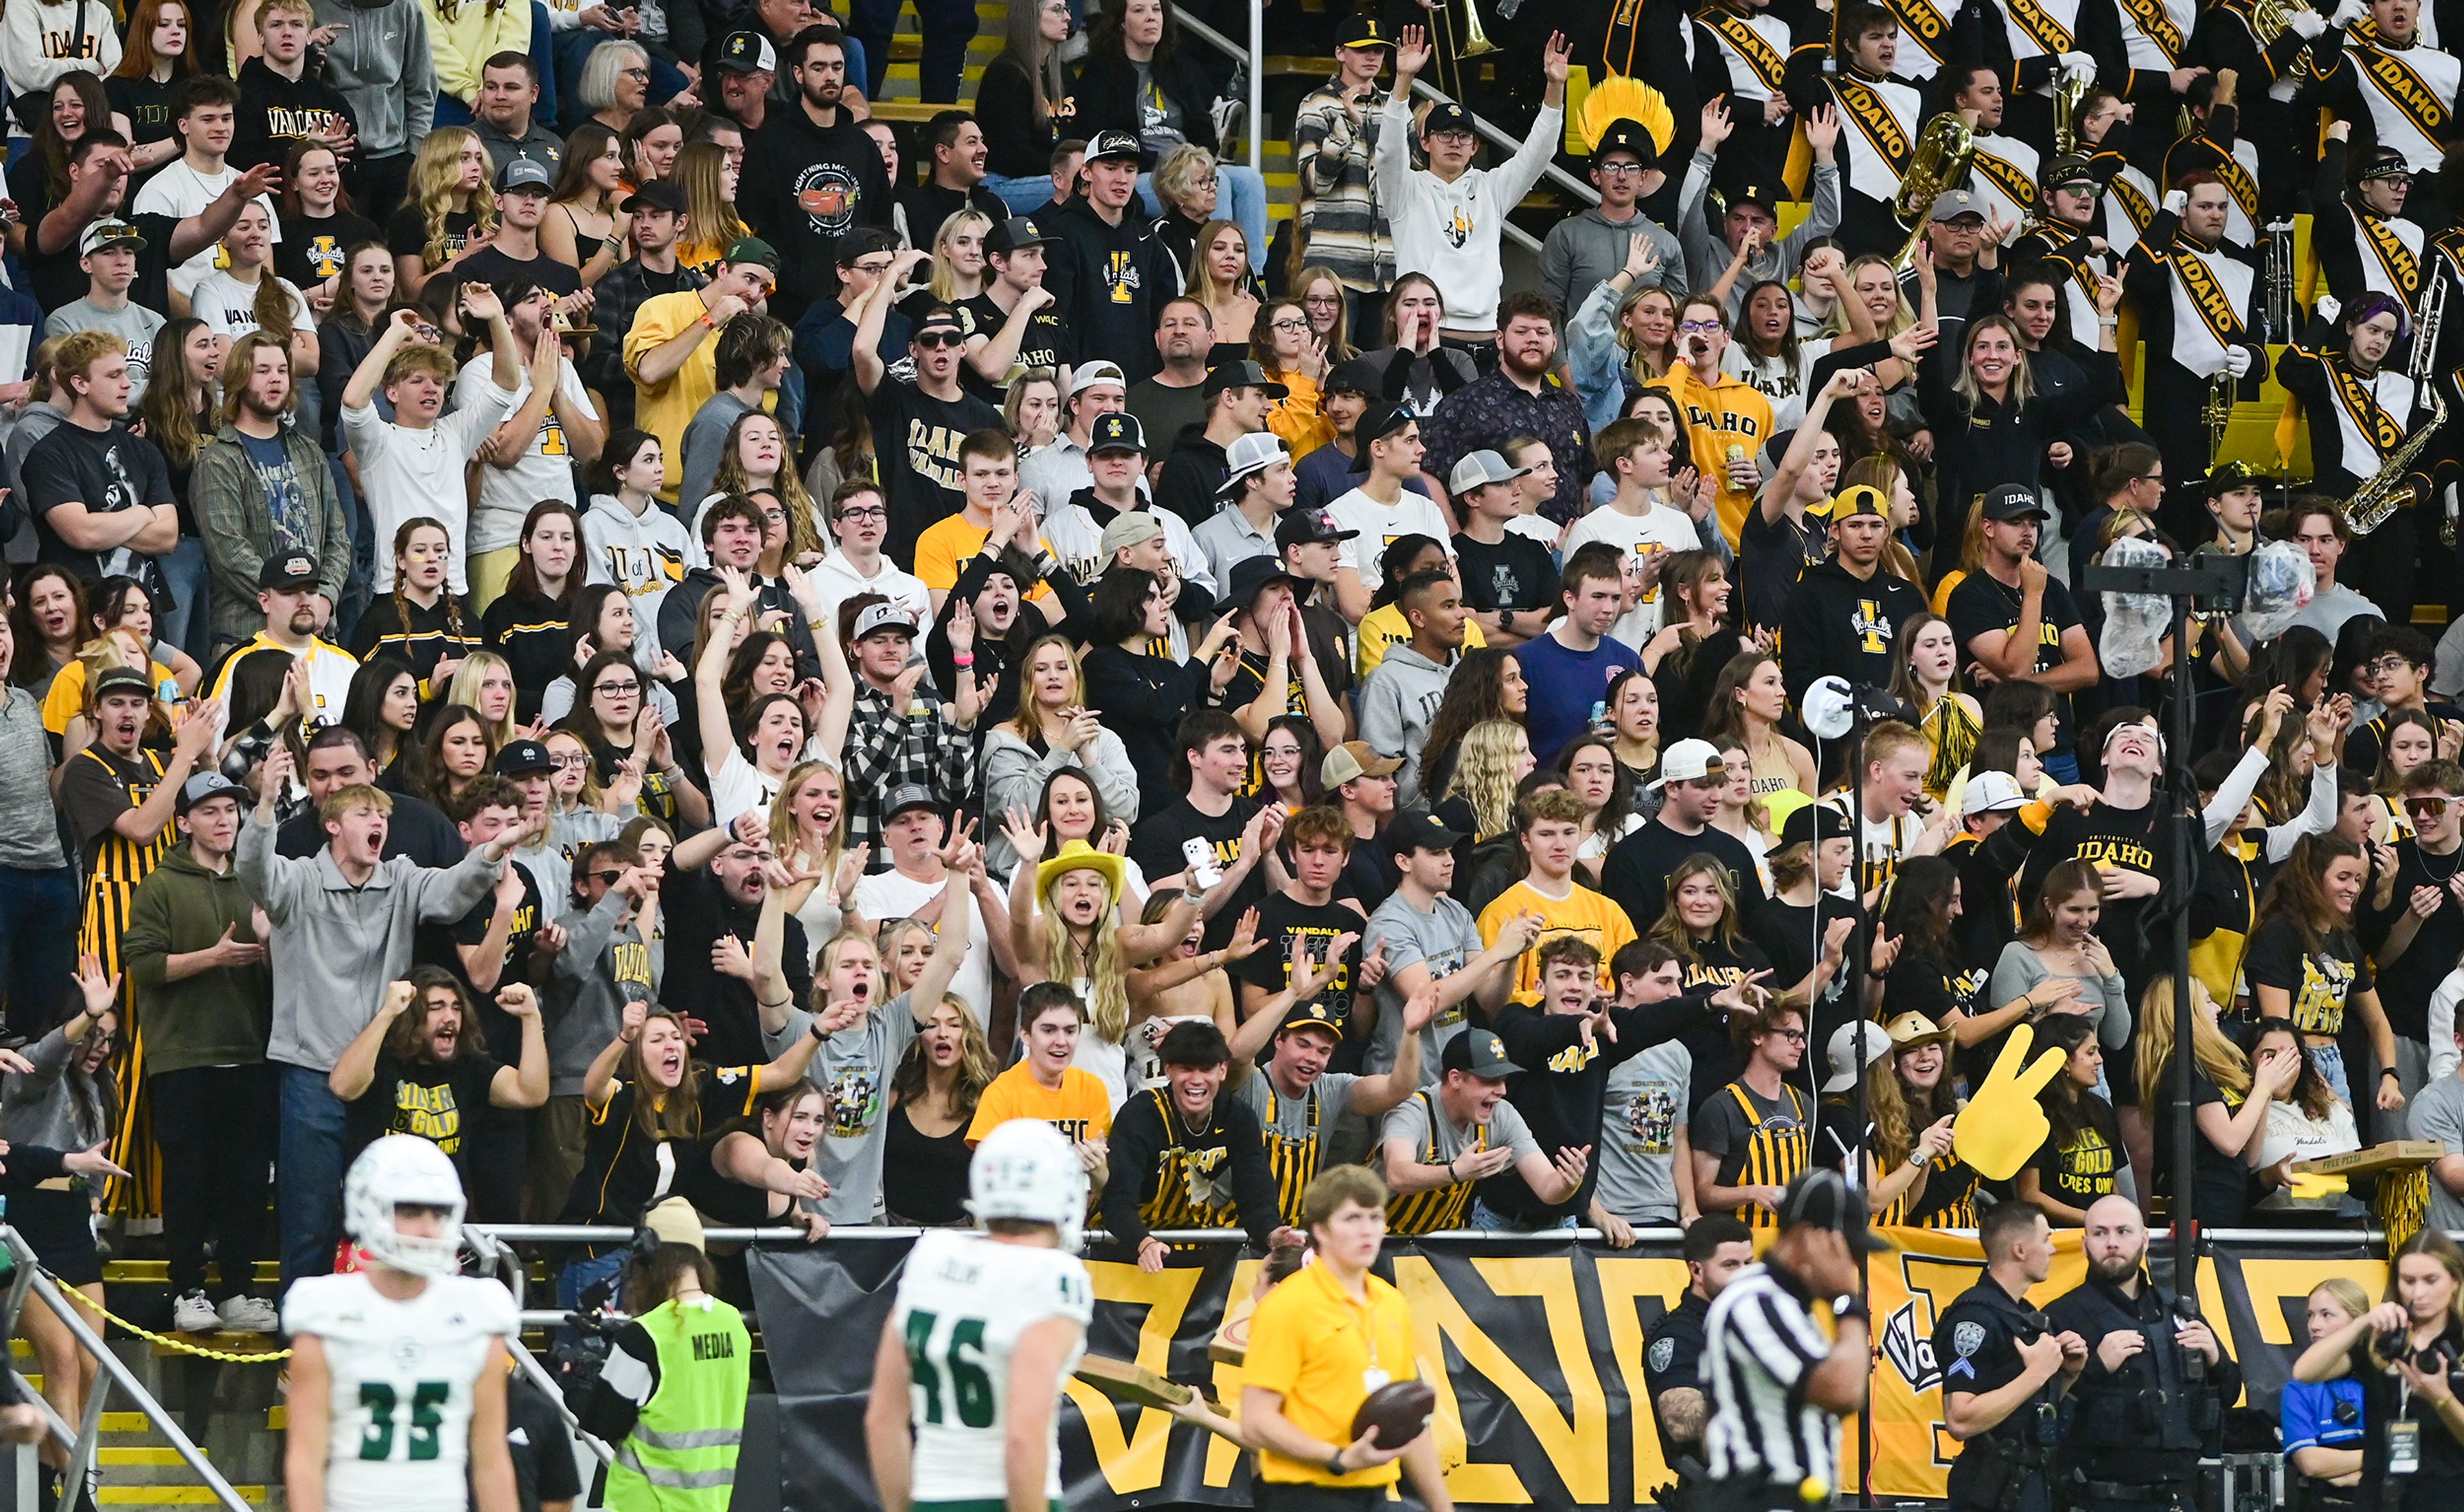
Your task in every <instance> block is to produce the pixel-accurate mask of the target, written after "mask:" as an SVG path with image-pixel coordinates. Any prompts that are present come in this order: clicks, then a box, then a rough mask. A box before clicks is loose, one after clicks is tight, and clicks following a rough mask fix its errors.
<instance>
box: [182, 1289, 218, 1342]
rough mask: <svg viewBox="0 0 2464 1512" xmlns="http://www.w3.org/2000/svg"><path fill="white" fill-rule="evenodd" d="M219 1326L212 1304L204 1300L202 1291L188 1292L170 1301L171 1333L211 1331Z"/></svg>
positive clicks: (204, 1295) (204, 1296)
mask: <svg viewBox="0 0 2464 1512" xmlns="http://www.w3.org/2000/svg"><path fill="white" fill-rule="evenodd" d="M221 1326H222V1323H221V1320H220V1318H219V1317H218V1315H217V1314H216V1313H215V1312H214V1304H213V1303H211V1302H209V1301H206V1294H205V1293H203V1292H189V1293H188V1294H187V1295H186V1296H183V1297H180V1298H177V1299H175V1300H174V1301H172V1303H171V1331H172V1332H173V1333H211V1332H213V1331H214V1330H215V1329H217V1328H219V1327H221Z"/></svg>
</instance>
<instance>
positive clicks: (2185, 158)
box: [2163, 73, 2265, 247]
mask: <svg viewBox="0 0 2464 1512" xmlns="http://www.w3.org/2000/svg"><path fill="white" fill-rule="evenodd" d="M2238 81H2239V80H2238V78H2237V76H2235V75H2233V74H2230V73H2228V74H2220V75H2218V76H2217V77H2216V78H2214V79H2213V80H2212V81H2211V80H2208V79H2205V78H2202V79H2200V80H2199V81H2198V85H2197V87H2196V88H2194V89H2192V90H2191V91H2190V92H2189V95H2188V96H2186V97H2185V99H2184V108H2185V109H2187V110H2189V113H2190V129H2189V131H2187V132H2185V133H2184V134H2183V135H2182V136H2181V137H2179V138H2177V139H2176V140H2175V141H2174V143H2173V145H2171V146H2169V147H2167V148H2166V149H2165V171H2164V174H2163V178H2164V181H2165V182H2166V183H2167V184H2179V183H2180V182H2182V175H2184V174H2186V173H2212V174H2214V175H2215V178H2216V182H2217V183H2219V184H2222V185H2223V186H2224V187H2225V190H2226V192H2227V193H2228V194H2230V195H2231V196H2232V197H2231V198H2230V199H2228V200H2227V201H2226V202H2225V240H2227V241H2230V242H2235V243H2238V244H2239V245H2241V246H2244V247H2255V246H2257V245H2258V228H2259V227H2260V226H2261V225H2262V224H2264V221H2265V217H2264V216H2262V215H2261V214H2260V212H2259V208H2258V192H2259V191H2258V144H2256V143H2255V142H2252V141H2250V140H2249V139H2247V138H2245V137H2242V136H2240V135H2238V132H2239V129H2240V125H2241V111H2240V109H2239V107H2238V106H2237V105H2236V104H2235V103H2234V90H2235V86H2236V84H2237V83H2238Z"/></svg>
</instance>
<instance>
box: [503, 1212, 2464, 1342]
mask: <svg viewBox="0 0 2464 1512" xmlns="http://www.w3.org/2000/svg"><path fill="white" fill-rule="evenodd" d="M462 1232H463V1233H465V1234H475V1235H480V1236H484V1237H486V1238H490V1239H494V1240H497V1241H500V1243H513V1244H622V1243H625V1242H627V1241H628V1240H630V1239H631V1238H632V1237H633V1231H632V1230H631V1229H619V1228H613V1227H608V1226H605V1225H600V1226H596V1227H593V1226H585V1225H580V1224H570V1225H568V1224H555V1223H473V1224H465V1225H463V1229H462ZM935 1232H937V1231H935V1230H932V1229H926V1228H920V1227H916V1226H913V1225H905V1226H899V1225H891V1224H878V1225H858V1224H847V1225H844V1226H836V1225H834V1226H833V1227H832V1228H831V1229H830V1232H829V1233H828V1234H826V1235H825V1236H824V1238H823V1239H822V1240H821V1241H820V1242H822V1243H825V1244H826V1243H828V1242H829V1241H830V1240H832V1239H913V1238H916V1237H919V1236H921V1235H923V1234H932V1233H935ZM1933 1232H1935V1233H1940V1234H1958V1235H1960V1236H1962V1237H1965V1238H1973V1237H1975V1235H1976V1231H1975V1230H1974V1229H1940V1230H1935V1231H1933ZM2154 1232H2156V1233H2159V1234H2162V1233H2165V1232H2167V1231H2165V1230H2162V1229H2158V1230H2156V1231H2154ZM1634 1236H1635V1237H1636V1238H1637V1239H1649V1240H1654V1241H1661V1242H1667V1243H1675V1242H1677V1241H1678V1240H1681V1239H1683V1237H1684V1236H1685V1231H1684V1230H1683V1229H1677V1228H1639V1229H1636V1230H1635V1231H1634ZM2453 1236H2454V1237H2455V1238H2457V1239H2458V1240H2459V1241H2464V1230H2457V1231H2455V1233H2454V1234H2453ZM702 1237H703V1238H705V1239H708V1240H711V1241H714V1242H715V1243H720V1244H787V1245H798V1246H802V1245H805V1244H807V1243H808V1242H811V1241H808V1240H806V1238H805V1237H804V1231H803V1230H802V1229H790V1228H766V1229H705V1230H704V1231H702ZM1154 1237H1155V1238H1158V1239H1161V1240H1163V1241H1164V1242H1165V1243H1167V1244H1230V1245H1243V1244H1247V1243H1248V1242H1249V1235H1248V1234H1245V1233H1243V1232H1242V1231H1241V1230H1239V1229H1157V1230H1155V1231H1154ZM1397 1237H1399V1235H1397ZM1603 1237H1604V1236H1603V1235H1602V1234H1601V1233H1600V1231H1599V1230H1597V1229H1543V1230H1537V1231H1533V1232H1530V1233H1522V1234H1517V1233H1506V1232H1500V1231H1496V1230H1490V1229H1444V1230H1441V1231H1439V1232H1438V1233H1435V1234H1413V1235H1411V1240H1412V1242H1414V1243H1418V1242H1419V1241H1421V1240H1424V1239H1440V1240H1443V1241H1444V1242H1446V1243H1448V1244H1530V1243H1533V1242H1535V1241H1536V1242H1545V1241H1548V1240H1551V1239H1562V1240H1567V1241H1572V1242H1579V1243H1587V1244H1597V1243H1599V1242H1601V1241H1602V1239H1603ZM2201 1237H2202V1238H2204V1239H2205V1240H2206V1241H2207V1242H2209V1243H2211V1244H2267V1245H2274V1246H2277V1247H2278V1248H2284V1249H2302V1248H2317V1249H2339V1248H2342V1247H2343V1246H2345V1245H2349V1244H2353V1243H2355V1242H2360V1243H2364V1244H2379V1243H2383V1242H2385V1240H2386V1238H2387V1232H2386V1231H2385V1230H2383V1229H2381V1228H2379V1227H2378V1226H2377V1225H2375V1224H2365V1225H2364V1226H2363V1227H2361V1228H2359V1229H2209V1230H2206V1231H2205V1232H2204V1233H2203V1234H2202V1235H2201ZM1110 1240H1111V1235H1109V1234H1106V1233H1105V1232H1104V1231H1103V1230H1101V1229H1090V1230H1089V1231H1088V1232H1087V1242H1088V1243H1089V1244H1103V1243H1108V1242H1110ZM517 1279H518V1278H517ZM514 1300H515V1301H517V1302H518V1301H520V1300H521V1293H520V1292H519V1291H518V1290H517V1291H516V1292H515V1293H514ZM542 1316H547V1317H554V1318H560V1319H561V1318H562V1317H563V1316H564V1314H563V1313H562V1312H561V1311H558V1312H555V1313H553V1314H542Z"/></svg>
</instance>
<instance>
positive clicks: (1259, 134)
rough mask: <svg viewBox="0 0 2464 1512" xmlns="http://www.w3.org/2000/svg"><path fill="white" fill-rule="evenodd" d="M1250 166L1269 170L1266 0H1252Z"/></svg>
mask: <svg viewBox="0 0 2464 1512" xmlns="http://www.w3.org/2000/svg"><path fill="white" fill-rule="evenodd" d="M1249 170H1250V171H1251V172H1253V173H1263V172H1265V170H1266V3H1265V0H1249Z"/></svg>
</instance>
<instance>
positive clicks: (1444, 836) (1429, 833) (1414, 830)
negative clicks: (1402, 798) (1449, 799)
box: [1386, 809, 1463, 855]
mask: <svg viewBox="0 0 2464 1512" xmlns="http://www.w3.org/2000/svg"><path fill="white" fill-rule="evenodd" d="M1462 843H1463V836H1462V835H1460V834H1456V833H1455V832H1454V831H1452V830H1449V829H1447V828H1446V827H1445V826H1444V825H1442V824H1441V823H1439V822H1438V817H1437V815H1435V814H1433V813H1431V812H1429V811H1428V810H1426V809H1413V810H1410V811H1409V812H1405V813H1402V814H1399V815H1397V818H1396V820H1395V822H1394V823H1393V824H1390V825H1388V826H1387V827H1386V848H1387V849H1388V850H1390V851H1393V852H1396V853H1397V854H1398V855H1399V854H1400V853H1402V852H1405V851H1451V850H1453V849H1454V848H1455V847H1456V846H1458V845H1460V844H1462Z"/></svg>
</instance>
